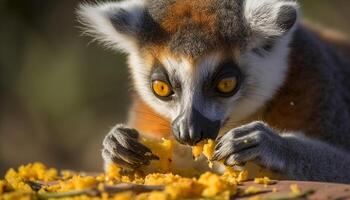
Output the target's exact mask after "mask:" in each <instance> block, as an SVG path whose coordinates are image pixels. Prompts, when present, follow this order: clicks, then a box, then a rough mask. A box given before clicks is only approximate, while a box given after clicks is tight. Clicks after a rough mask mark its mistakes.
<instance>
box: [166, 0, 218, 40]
mask: <svg viewBox="0 0 350 200" xmlns="http://www.w3.org/2000/svg"><path fill="white" fill-rule="evenodd" d="M209 3H210V1H209V0H200V1H193V0H182V1H177V2H176V3H175V4H173V5H172V6H170V7H169V8H168V11H167V13H168V14H167V15H166V17H165V18H164V19H163V20H162V22H161V26H162V28H163V29H164V30H165V31H166V32H168V33H170V34H172V33H175V32H176V31H177V30H179V29H180V28H181V27H183V26H186V25H187V24H191V25H195V26H197V27H199V28H200V29H201V30H202V31H203V34H204V35H206V37H207V38H208V37H212V36H213V35H214V33H216V32H217V28H218V26H217V25H216V24H217V19H216V15H215V14H214V13H213V12H210V10H209V9H208V5H209ZM179 19H182V20H179Z"/></svg>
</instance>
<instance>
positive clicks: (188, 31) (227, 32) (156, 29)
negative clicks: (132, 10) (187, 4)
mask: <svg viewBox="0 0 350 200" xmlns="http://www.w3.org/2000/svg"><path fill="white" fill-rule="evenodd" d="M181 1H183V0H161V1H159V0H146V3H145V7H144V10H142V11H140V12H142V14H141V15H140V17H141V18H142V19H138V22H139V23H138V24H132V23H130V22H131V21H130V20H131V19H130V16H129V11H128V10H125V9H122V8H121V9H115V10H113V12H109V13H106V14H107V15H106V17H108V18H109V20H110V21H111V23H112V25H113V27H114V28H115V29H116V31H118V32H120V33H123V34H127V35H130V36H132V37H134V38H137V41H138V42H139V43H140V46H141V47H147V45H148V44H150V45H152V44H159V43H161V44H162V45H167V46H169V47H170V49H171V50H172V51H174V52H178V53H181V54H185V55H190V56H192V57H198V56H201V55H203V54H205V53H206V52H210V51H213V50H217V49H221V48H222V47H223V46H227V47H233V46H235V47H237V46H238V47H240V48H241V49H244V48H245V47H246V46H247V45H248V44H247V43H248V41H250V39H251V37H255V36H254V35H259V33H258V32H256V31H257V30H254V31H255V32H254V31H253V30H252V29H251V27H250V25H249V22H247V21H246V19H245V17H244V14H243V9H244V1H241V0H213V1H212V2H210V5H209V6H208V7H206V8H200V7H199V6H198V8H196V9H197V10H199V9H205V10H203V12H204V11H206V12H209V13H213V14H214V15H215V16H216V17H217V24H216V25H215V26H217V27H216V29H217V30H216V32H215V33H212V34H211V35H207V34H204V33H203V30H201V28H200V27H197V25H196V24H194V23H193V22H192V21H191V20H189V19H187V18H186V17H184V18H182V19H178V20H180V21H181V20H182V21H184V23H183V25H182V26H181V27H179V28H178V30H176V32H175V33H171V34H169V33H167V32H166V31H165V30H163V29H162V27H161V25H160V24H161V22H162V20H163V19H164V18H165V17H166V16H167V15H168V14H169V10H167V9H168V8H169V7H170V6H172V5H173V4H175V3H178V2H181ZM281 1H282V0H281ZM198 4H200V2H198ZM271 9H273V8H272V7H269V6H265V7H263V8H262V9H260V10H257V11H256V19H254V20H255V21H259V20H260V19H259V17H261V16H265V14H266V12H271ZM199 12H202V11H200V10H199ZM280 13H281V14H280V15H279V18H280V19H278V20H275V21H274V22H270V23H276V24H275V25H276V27H277V28H278V27H282V28H283V29H284V30H285V31H288V30H289V29H290V28H291V27H292V25H293V24H294V23H293V22H295V20H296V10H295V9H294V8H293V7H290V6H285V7H282V8H281V12H280ZM264 25H265V24H264ZM255 28H256V27H255ZM262 29H263V27H262ZM261 31H264V30H261ZM263 38H264V39H269V37H268V36H266V35H264V36H263ZM262 45H264V44H262Z"/></svg>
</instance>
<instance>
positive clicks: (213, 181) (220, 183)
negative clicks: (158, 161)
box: [0, 163, 237, 200]
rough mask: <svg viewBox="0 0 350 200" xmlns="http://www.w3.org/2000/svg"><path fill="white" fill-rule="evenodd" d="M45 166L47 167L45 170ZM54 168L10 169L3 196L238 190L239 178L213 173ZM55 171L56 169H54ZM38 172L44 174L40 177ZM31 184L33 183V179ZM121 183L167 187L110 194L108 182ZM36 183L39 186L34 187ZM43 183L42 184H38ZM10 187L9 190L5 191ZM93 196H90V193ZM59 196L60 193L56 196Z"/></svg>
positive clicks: (119, 197) (203, 194)
mask: <svg viewBox="0 0 350 200" xmlns="http://www.w3.org/2000/svg"><path fill="white" fill-rule="evenodd" d="M43 169H46V170H44V171H43ZM52 170H54V169H47V168H46V167H45V166H44V165H43V164H41V163H35V164H28V165H25V166H21V167H20V168H19V169H18V170H17V171H16V170H14V169H10V170H9V171H8V172H7V173H6V176H5V180H1V182H0V187H1V188H2V189H1V190H0V192H1V193H0V195H1V196H0V199H4V200H13V199H28V200H31V199H45V198H46V199H54V198H51V196H50V195H52V194H54V195H57V194H58V195H67V192H68V193H72V192H73V193H75V192H77V191H78V192H79V191H85V190H91V189H93V191H98V192H97V193H96V194H94V195H92V196H91V194H89V193H87V194H85V193H82V194H78V195H77V194H75V195H72V196H69V195H68V196H62V197H64V198H60V199H65V200H80V199H82V200H91V199H93V200H112V199H113V200H127V199H136V200H143V199H147V200H162V199H165V200H175V199H183V198H208V197H220V199H229V197H230V196H232V195H234V194H235V193H236V191H237V181H229V180H228V179H227V178H226V177H224V176H220V175H217V174H214V173H211V172H206V173H204V174H202V175H201V176H200V177H199V178H185V177H181V176H179V175H174V174H172V173H164V174H162V173H153V174H148V175H145V176H141V175H137V174H132V175H129V176H125V175H121V173H120V172H121V171H120V168H119V167H118V166H117V165H111V166H110V167H109V169H108V171H107V173H105V174H99V175H98V176H88V175H79V174H74V175H73V176H71V177H70V178H66V177H63V176H61V175H57V174H56V175H55V176H53V174H52ZM55 171H56V170H55ZM38 174H41V175H40V176H38ZM29 181H30V182H31V183H30V182H29ZM121 183H130V184H131V183H132V184H141V185H145V186H160V185H161V186H164V190H162V191H151V192H143V193H133V192H132V191H124V192H121V193H117V194H115V193H114V194H108V193H107V192H106V191H105V190H104V187H105V186H106V185H109V186H111V185H118V184H121ZM33 185H36V186H35V187H33ZM38 185H40V187H38ZM4 188H7V191H5V190H4ZM89 195H90V196H89ZM56 197H57V196H56Z"/></svg>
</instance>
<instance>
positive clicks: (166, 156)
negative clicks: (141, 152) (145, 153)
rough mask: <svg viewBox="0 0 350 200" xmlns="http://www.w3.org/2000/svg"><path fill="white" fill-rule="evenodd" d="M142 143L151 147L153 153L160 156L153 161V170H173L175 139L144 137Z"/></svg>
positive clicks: (162, 171) (165, 171) (164, 171)
mask: <svg viewBox="0 0 350 200" xmlns="http://www.w3.org/2000/svg"><path fill="white" fill-rule="evenodd" d="M141 143H142V144H144V145H145V146H146V147H148V148H149V149H151V151H152V153H153V154H154V155H156V156H158V157H159V160H154V161H152V164H151V165H152V171H153V170H156V172H161V173H167V172H171V162H172V157H173V141H172V140H167V139H164V138H163V139H162V141H161V142H160V141H158V140H151V139H146V138H142V139H141Z"/></svg>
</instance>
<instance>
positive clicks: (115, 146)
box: [103, 135, 152, 165]
mask: <svg viewBox="0 0 350 200" xmlns="http://www.w3.org/2000/svg"><path fill="white" fill-rule="evenodd" d="M128 140H129V141H128V142H126V141H127V140H125V141H124V142H123V143H124V146H123V145H122V144H120V143H119V141H118V140H117V139H116V138H115V137H114V136H113V135H108V136H107V137H106V138H105V140H104V142H103V145H104V148H105V149H107V150H108V151H109V152H110V153H112V154H113V155H115V156H118V157H119V158H121V159H123V160H124V161H126V162H128V163H129V164H131V165H138V164H142V165H146V164H149V160H151V158H152V157H150V155H149V153H148V151H145V152H136V151H135V149H133V148H131V147H133V146H135V145H132V144H134V143H136V142H137V141H133V142H131V140H132V139H128ZM126 144H127V145H126ZM125 146H127V147H125Z"/></svg>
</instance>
